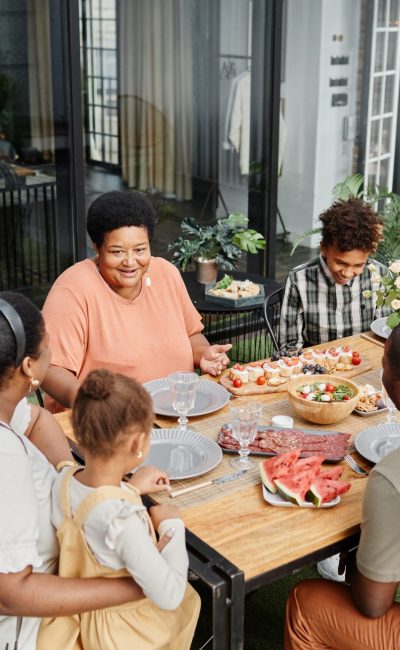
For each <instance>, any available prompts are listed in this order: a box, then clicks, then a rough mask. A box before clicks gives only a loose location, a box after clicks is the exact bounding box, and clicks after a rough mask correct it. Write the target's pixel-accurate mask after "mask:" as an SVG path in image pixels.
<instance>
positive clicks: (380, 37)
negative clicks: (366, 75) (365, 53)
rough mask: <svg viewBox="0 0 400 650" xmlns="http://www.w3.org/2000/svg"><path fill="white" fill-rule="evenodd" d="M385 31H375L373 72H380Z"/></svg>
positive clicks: (382, 61)
mask: <svg viewBox="0 0 400 650" xmlns="http://www.w3.org/2000/svg"><path fill="white" fill-rule="evenodd" d="M385 38H386V32H377V34H376V52H375V72H382V70H383V64H384V60H383V57H384V54H385Z"/></svg>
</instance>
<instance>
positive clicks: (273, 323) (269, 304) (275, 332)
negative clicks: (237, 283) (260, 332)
mask: <svg viewBox="0 0 400 650" xmlns="http://www.w3.org/2000/svg"><path fill="white" fill-rule="evenodd" d="M284 293H285V290H284V288H283V287H281V288H280V289H277V290H276V291H273V292H272V293H270V294H269V295H267V296H265V299H264V318H265V325H266V327H267V331H268V334H269V335H270V337H271V340H272V343H273V345H274V348H275V350H276V351H278V350H279V348H280V345H279V325H280V317H281V305H282V300H283V294H284Z"/></svg>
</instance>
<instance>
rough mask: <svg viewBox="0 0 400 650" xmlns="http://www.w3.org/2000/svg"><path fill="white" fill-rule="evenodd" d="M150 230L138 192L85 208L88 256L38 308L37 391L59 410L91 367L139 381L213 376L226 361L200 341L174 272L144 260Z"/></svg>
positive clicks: (221, 349)
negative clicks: (43, 341)
mask: <svg viewBox="0 0 400 650" xmlns="http://www.w3.org/2000/svg"><path fill="white" fill-rule="evenodd" d="M154 225H155V215H154V210H153V208H152V206H151V204H150V203H149V202H148V200H147V199H146V198H145V196H144V195H143V194H141V193H140V192H107V193H106V194H103V195H102V196H100V197H99V198H98V199H96V200H95V201H94V202H93V203H92V205H91V206H90V208H89V211H88V219H87V230H88V233H89V236H90V238H91V240H92V242H93V246H94V249H95V251H96V257H95V259H86V260H84V261H82V262H78V263H77V264H74V265H73V266H72V267H71V268H69V269H67V270H66V271H64V273H62V274H61V275H60V277H59V278H58V279H57V280H56V282H55V283H54V285H53V287H52V289H51V290H50V292H49V295H48V297H47V299H46V302H45V304H44V308H43V315H44V318H45V321H46V327H47V330H48V332H49V337H50V345H51V349H52V354H53V356H52V365H51V366H50V369H49V371H48V373H47V375H46V379H45V381H44V383H43V388H44V390H45V391H46V393H48V395H50V396H51V397H52V398H53V399H55V400H56V401H57V402H58V403H59V404H61V405H63V406H64V407H71V406H72V403H73V401H74V399H75V395H76V393H77V391H78V388H79V385H80V383H81V382H82V380H83V379H84V378H85V377H86V375H87V374H88V373H89V372H90V370H93V369H94V368H108V369H109V370H112V371H114V372H120V373H122V374H125V375H128V376H130V377H133V378H134V379H137V380H138V381H140V382H142V383H143V382H146V381H149V380H152V379H158V378H161V377H165V376H166V375H167V374H168V373H170V372H173V371H174V370H193V368H194V367H199V368H201V370H202V371H203V372H207V373H210V374H212V375H218V374H220V373H221V372H222V370H223V369H224V368H225V367H226V366H227V365H228V363H229V358H228V357H227V355H226V352H227V351H228V350H229V349H230V348H231V345H210V344H209V343H208V341H207V339H206V338H205V337H204V336H203V334H202V333H201V332H202V329H203V325H202V323H201V317H200V314H199V313H198V312H197V310H196V309H195V307H194V306H193V303H192V302H191V300H190V298H189V295H188V293H187V291H186V288H185V285H184V282H183V280H182V278H181V275H180V273H179V271H178V270H177V269H176V268H175V267H174V266H173V265H172V264H171V263H170V262H168V261H167V260H164V259H162V258H159V257H152V256H151V251H150V241H151V238H152V235H153V230H154ZM50 408H51V409H52V410H55V405H50Z"/></svg>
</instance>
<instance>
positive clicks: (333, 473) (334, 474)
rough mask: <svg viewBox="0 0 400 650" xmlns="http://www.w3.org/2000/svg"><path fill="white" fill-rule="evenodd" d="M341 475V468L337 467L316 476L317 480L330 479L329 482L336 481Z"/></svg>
mask: <svg viewBox="0 0 400 650" xmlns="http://www.w3.org/2000/svg"><path fill="white" fill-rule="evenodd" d="M342 474H343V467H340V465H337V466H336V467H330V468H329V469H324V470H323V471H322V472H320V473H319V474H318V478H325V479H331V481H338V480H339V479H340V477H341V476H342Z"/></svg>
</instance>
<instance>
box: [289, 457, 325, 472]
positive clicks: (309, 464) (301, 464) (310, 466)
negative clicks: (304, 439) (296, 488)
mask: <svg viewBox="0 0 400 650" xmlns="http://www.w3.org/2000/svg"><path fill="white" fill-rule="evenodd" d="M324 460H325V456H322V455H319V456H307V457H306V458H301V460H298V461H296V462H295V463H294V465H293V466H292V467H291V468H290V473H295V474H297V473H298V472H304V471H311V472H314V476H316V475H317V474H318V473H319V471H320V469H321V465H322V463H323V462H324Z"/></svg>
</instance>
